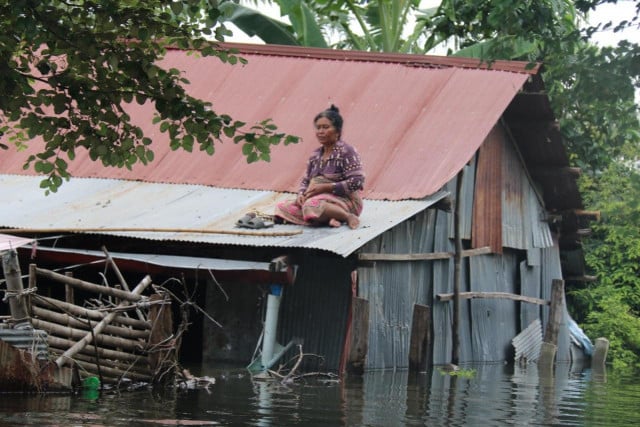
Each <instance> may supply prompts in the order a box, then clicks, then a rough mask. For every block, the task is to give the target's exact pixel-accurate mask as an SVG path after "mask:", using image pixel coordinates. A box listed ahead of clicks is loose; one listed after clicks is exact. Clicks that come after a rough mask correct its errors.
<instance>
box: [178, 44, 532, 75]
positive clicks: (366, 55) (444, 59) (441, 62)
mask: <svg viewBox="0 0 640 427" xmlns="http://www.w3.org/2000/svg"><path fill="white" fill-rule="evenodd" d="M216 45H217V46H219V47H221V48H224V49H232V50H236V51H237V52H238V53H239V54H240V55H241V54H243V53H244V54H252V55H266V56H288V57H298V58H313V59H329V60H340V61H363V62H387V63H396V64H406V65H408V66H414V67H418V66H421V67H434V68H439V67H454V68H471V69H480V70H493V71H508V72H513V73H524V74H531V75H536V74H538V72H539V70H540V67H541V65H542V64H540V63H530V62H526V61H505V60H496V61H493V62H491V63H488V62H482V61H481V60H480V59H478V58H465V57H460V56H436V55H417V54H407V53H387V52H365V51H359V50H338V49H328V48H320V47H302V46H288V45H276V44H251V43H228V42H224V43H216ZM175 49H176V50H180V49H178V48H175Z"/></svg>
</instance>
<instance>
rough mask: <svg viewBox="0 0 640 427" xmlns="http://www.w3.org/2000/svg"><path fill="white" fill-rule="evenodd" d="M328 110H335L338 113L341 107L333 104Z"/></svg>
mask: <svg viewBox="0 0 640 427" xmlns="http://www.w3.org/2000/svg"><path fill="white" fill-rule="evenodd" d="M327 110H330V111H335V112H336V113H339V112H340V109H339V108H338V107H336V106H335V105H333V104H331V107H329V108H327Z"/></svg>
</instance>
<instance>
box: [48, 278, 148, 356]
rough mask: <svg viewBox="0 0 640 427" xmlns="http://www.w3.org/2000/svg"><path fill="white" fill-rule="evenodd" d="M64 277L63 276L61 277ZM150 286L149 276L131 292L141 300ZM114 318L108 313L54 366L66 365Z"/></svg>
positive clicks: (114, 315)
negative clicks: (143, 293)
mask: <svg viewBox="0 0 640 427" xmlns="http://www.w3.org/2000/svg"><path fill="white" fill-rule="evenodd" d="M63 277H64V276H63ZM150 284H151V277H150V276H145V277H144V279H142V281H141V282H140V283H139V284H138V286H136V288H135V289H134V290H133V291H132V294H133V295H136V296H138V297H139V298H142V297H141V296H140V294H142V292H144V290H145V289H146V288H147V286H149V285H150ZM121 304H122V303H121ZM115 317H116V313H109V314H107V315H106V316H105V318H104V319H102V320H101V321H100V322H99V323H98V324H97V325H96V326H95V328H93V330H92V331H91V333H88V334H86V335H85V336H84V338H82V339H81V340H80V341H78V342H77V343H76V344H75V345H73V346H72V347H71V348H70V349H69V350H67V351H65V352H64V354H62V355H61V356H60V357H58V358H57V359H56V365H58V367H60V368H61V367H62V366H64V364H65V363H66V361H67V360H70V359H71V358H72V357H73V355H74V354H76V353H78V352H79V351H80V350H82V349H83V348H84V347H85V346H86V345H87V344H91V342H92V341H93V337H94V336H97V335H100V334H101V333H102V330H103V329H104V327H105V326H107V325H108V324H109V323H111V321H112V320H113V319H114V318H115Z"/></svg>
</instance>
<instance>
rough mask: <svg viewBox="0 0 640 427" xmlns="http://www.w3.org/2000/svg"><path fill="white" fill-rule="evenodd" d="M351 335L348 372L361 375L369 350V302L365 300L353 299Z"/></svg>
mask: <svg viewBox="0 0 640 427" xmlns="http://www.w3.org/2000/svg"><path fill="white" fill-rule="evenodd" d="M351 316H352V317H351V333H350V342H349V346H348V348H349V354H348V355H347V366H346V370H347V372H349V373H355V374H361V373H363V372H364V365H365V361H366V357H367V352H368V350H369V301H367V300H366V299H364V298H359V297H352V298H351Z"/></svg>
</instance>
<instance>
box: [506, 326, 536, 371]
mask: <svg viewBox="0 0 640 427" xmlns="http://www.w3.org/2000/svg"><path fill="white" fill-rule="evenodd" d="M511 343H512V344H513V348H514V349H515V351H516V355H515V361H516V363H527V362H535V361H536V360H538V357H540V347H542V324H541V323H540V319H536V320H534V321H533V322H531V324H530V325H529V326H527V328H526V329H525V330H524V331H522V332H520V333H519V334H518V335H516V336H515V337H514V338H513V339H512V340H511Z"/></svg>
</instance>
